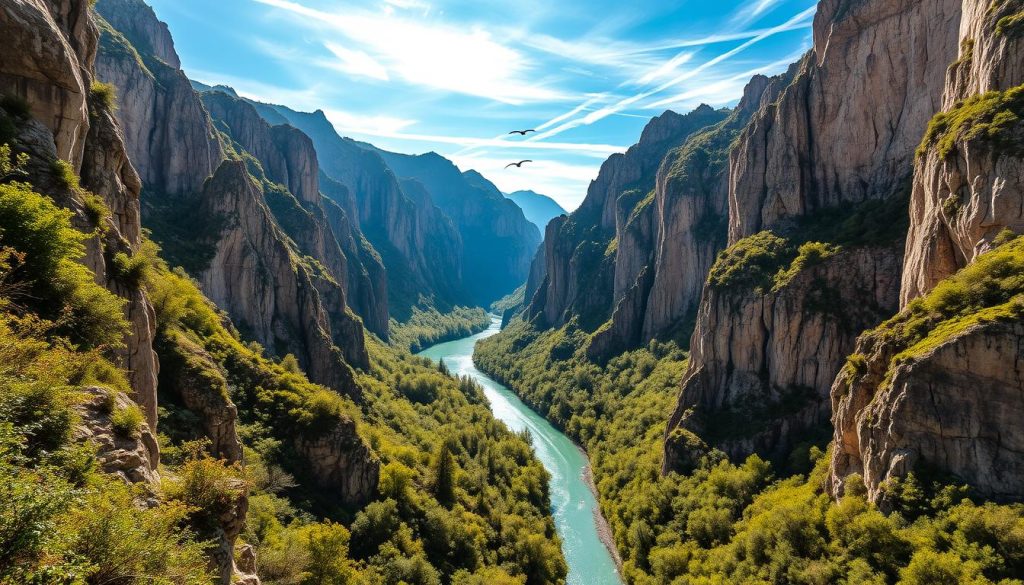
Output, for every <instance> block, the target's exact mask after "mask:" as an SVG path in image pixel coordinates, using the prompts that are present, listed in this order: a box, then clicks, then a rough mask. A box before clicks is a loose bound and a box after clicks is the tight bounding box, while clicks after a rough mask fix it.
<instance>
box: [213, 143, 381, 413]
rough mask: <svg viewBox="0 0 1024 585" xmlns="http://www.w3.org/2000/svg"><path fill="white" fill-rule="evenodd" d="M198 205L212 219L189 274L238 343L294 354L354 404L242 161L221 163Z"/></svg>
mask: <svg viewBox="0 0 1024 585" xmlns="http://www.w3.org/2000/svg"><path fill="white" fill-rule="evenodd" d="M202 201H203V206H202V208H201V213H203V214H204V216H206V217H216V218H219V220H220V221H219V226H220V229H219V232H218V233H217V234H215V235H214V237H213V239H214V241H215V244H214V250H215V252H214V254H213V258H212V260H211V261H210V266H209V267H208V268H207V269H206V270H205V271H203V272H202V273H201V274H199V275H197V278H198V280H199V282H200V285H201V288H202V290H203V292H204V293H205V294H206V295H207V296H208V297H209V298H210V300H212V301H213V302H214V303H215V304H216V305H217V306H219V307H221V308H223V309H224V310H226V311H227V312H228V314H229V315H231V317H232V320H233V321H234V322H235V324H236V325H237V326H238V328H239V330H240V331H242V333H243V335H244V336H245V337H250V338H252V339H256V340H257V341H259V342H260V343H262V344H264V345H265V346H266V347H267V348H270V349H271V350H273V351H275V352H276V353H279V354H281V355H283V354H285V353H294V354H295V356H296V357H297V358H298V359H299V363H300V364H301V365H302V367H303V369H304V370H305V371H306V373H307V374H309V377H310V379H311V380H313V381H314V382H317V383H319V384H323V385H325V386H329V387H331V388H334V389H335V390H338V391H339V392H343V393H346V394H349V395H350V396H353V397H356V398H358V396H359V395H360V392H359V389H358V386H357V385H356V384H355V380H354V378H353V373H352V370H351V369H350V368H349V366H348V364H346V363H345V360H344V358H343V356H342V354H341V351H340V350H339V349H338V348H337V347H336V346H335V345H334V343H333V340H332V338H331V327H330V321H329V319H328V316H327V312H326V310H325V309H324V307H323V304H322V303H321V300H320V295H319V293H318V292H317V290H316V286H315V284H314V282H313V278H312V275H311V274H310V273H309V269H308V268H307V267H306V266H305V265H303V264H301V263H300V262H298V259H297V258H295V256H294V252H293V251H292V250H291V249H290V248H289V246H288V245H287V243H286V237H285V235H284V234H283V233H282V232H281V230H280V228H279V227H278V226H277V224H276V223H275V222H274V220H273V217H272V215H271V213H270V210H268V209H267V207H266V205H265V204H264V202H263V192H262V190H261V189H260V188H259V186H258V185H257V184H256V182H255V180H254V179H253V178H252V176H250V175H249V172H248V170H247V169H246V167H245V163H243V162H242V161H225V162H224V163H223V164H222V165H221V166H220V168H219V169H217V172H216V173H215V174H214V175H213V177H211V178H210V179H209V180H208V181H207V183H206V185H205V187H204V188H203V194H202ZM360 339H361V337H360ZM353 341H355V340H353ZM362 349H363V351H365V348H362Z"/></svg>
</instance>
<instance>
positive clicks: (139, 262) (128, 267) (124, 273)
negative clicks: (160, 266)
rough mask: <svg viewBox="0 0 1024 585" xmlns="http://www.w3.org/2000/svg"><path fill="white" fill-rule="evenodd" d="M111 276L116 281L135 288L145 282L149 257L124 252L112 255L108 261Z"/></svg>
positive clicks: (148, 267)
mask: <svg viewBox="0 0 1024 585" xmlns="http://www.w3.org/2000/svg"><path fill="white" fill-rule="evenodd" d="M110 268H111V276H113V277H114V278H115V279H117V281H118V282H120V283H122V284H124V285H125V286H127V287H129V288H133V289H137V288H139V287H141V286H142V284H143V283H145V282H146V280H147V279H148V275H149V270H150V264H149V259H148V258H146V257H145V256H144V255H142V254H134V255H131V256H129V255H128V254H126V253H124V252H118V253H117V254H115V255H114V259H113V261H112V262H111V263H110Z"/></svg>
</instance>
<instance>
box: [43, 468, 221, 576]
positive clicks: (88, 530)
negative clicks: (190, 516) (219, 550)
mask: <svg viewBox="0 0 1024 585" xmlns="http://www.w3.org/2000/svg"><path fill="white" fill-rule="evenodd" d="M187 513H188V511H187V508H186V507H185V506H183V505H181V504H176V503H173V502H172V503H161V504H159V505H157V506H155V507H152V508H145V507H139V506H138V505H136V503H135V502H134V501H133V496H132V493H131V491H130V488H129V487H128V486H126V485H124V484H123V483H121V482H120V481H118V480H106V481H101V482H100V483H99V484H98V485H97V486H96V488H95V489H94V490H92V491H90V492H89V494H88V495H87V496H86V497H85V499H84V501H83V502H82V505H81V506H79V507H76V508H75V509H74V510H73V511H72V513H71V514H69V515H68V516H67V517H66V518H65V519H64V520H63V521H62V522H61V525H60V527H59V528H60V533H61V534H63V535H65V538H67V541H68V542H67V552H68V554H69V556H70V555H74V556H71V558H80V559H82V560H83V561H84V564H85V565H86V566H87V567H88V571H87V572H86V574H87V575H88V577H89V579H88V582H89V583H181V584H182V585H199V584H201V583H202V584H205V583H209V582H210V577H209V575H208V573H207V567H208V565H207V559H206V556H205V554H204V550H203V544H202V543H199V542H196V540H195V539H194V535H193V534H192V533H190V532H189V531H187V530H183V529H182V528H181V524H182V521H183V520H184V519H185V518H186V516H187ZM60 582H64V581H60ZM72 582H82V581H72Z"/></svg>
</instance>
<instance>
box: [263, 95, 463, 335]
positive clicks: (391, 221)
mask: <svg viewBox="0 0 1024 585" xmlns="http://www.w3.org/2000/svg"><path fill="white" fill-rule="evenodd" d="M255 105H256V107H257V110H258V111H259V112H260V114H261V115H262V116H263V117H264V118H265V119H267V120H268V121H269V122H270V123H271V124H274V123H281V121H282V118H283V119H284V120H285V121H287V123H289V124H291V125H292V126H294V127H296V128H298V129H300V130H302V131H303V132H304V133H305V134H306V135H308V136H309V137H310V138H311V139H312V140H313V144H314V145H315V146H316V151H317V154H318V156H319V162H320V166H321V169H322V170H323V172H324V173H325V174H326V175H327V176H328V177H329V178H330V179H331V181H324V180H321V189H322V190H323V191H324V194H325V195H326V196H327V197H328V198H330V199H332V200H334V201H335V202H336V203H337V204H338V205H339V206H340V207H341V208H342V209H343V210H344V211H345V212H346V214H347V217H348V219H349V221H350V222H351V223H352V224H353V228H354V229H355V230H356V231H358V233H360V234H362V235H363V236H365V238H366V239H367V240H368V241H369V242H370V243H371V244H372V247H373V248H374V249H375V250H376V251H377V252H378V253H379V255H380V259H381V261H382V263H383V266H385V267H386V268H387V285H386V288H387V295H388V296H387V298H388V308H389V311H390V313H391V315H393V316H394V317H395V318H396V319H398V320H399V321H404V320H406V319H407V318H408V317H409V316H410V315H411V308H412V306H413V305H415V304H417V303H418V302H419V299H420V296H421V295H422V296H423V298H425V299H428V301H429V302H430V303H432V304H433V305H435V306H436V307H437V308H439V309H441V310H445V309H447V308H450V307H452V306H454V305H460V304H462V305H465V304H468V302H469V301H468V300H467V298H466V295H465V293H464V292H463V288H462V277H463V274H464V272H463V266H462V263H461V258H462V255H463V252H462V239H461V237H460V236H459V233H458V231H457V230H456V228H455V226H454V224H453V223H452V221H451V219H450V218H448V217H446V216H445V214H444V213H443V212H442V211H441V210H440V209H438V208H437V206H436V205H434V203H433V201H431V199H430V195H429V194H428V193H426V192H425V190H423V189H422V188H421V187H420V188H415V187H410V189H411V191H408V192H407V191H406V190H405V189H404V188H403V186H402V185H401V184H400V182H399V179H398V178H397V177H396V176H395V174H394V173H393V172H391V170H390V169H389V168H388V166H387V165H386V164H385V163H384V160H383V159H382V158H381V156H380V154H379V153H377V152H375V151H372V150H368V149H367V148H365V147H364V146H361V145H360V144H359V143H356V142H355V141H353V140H351V139H348V138H342V137H341V136H339V135H338V133H337V131H336V130H335V129H334V126H333V125H332V124H331V123H330V121H328V120H327V117H326V116H325V115H324V113H323V112H322V111H317V112H313V113H304V112H296V111H294V110H291V109H289V108H286V107H283V106H275V105H268V104H255ZM339 185H340V186H341V187H344V189H338V188H337V186H339ZM353 234H354V235H355V232H353ZM355 238H356V242H357V243H358V238H359V237H358V236H355ZM350 257H351V255H350ZM369 271H370V273H371V274H372V273H373V268H372V267H371V268H370V269H369ZM374 288H376V289H378V290H379V288H380V287H379V286H376V285H374ZM349 296H350V297H353V298H354V297H355V296H357V295H354V294H351V293H350V295H349ZM370 312H373V310H371V311H370ZM378 312H379V311H378ZM360 314H363V315H365V314H366V313H362V312H361V313H360Z"/></svg>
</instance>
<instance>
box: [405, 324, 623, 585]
mask: <svg viewBox="0 0 1024 585" xmlns="http://www.w3.org/2000/svg"><path fill="white" fill-rule="evenodd" d="M499 331H500V320H499V319H498V318H497V317H492V319H491V326H490V327H489V328H488V329H487V331H484V332H482V333H478V334H476V335H472V336H469V337H466V338H463V339H460V340H457V341H451V342H447V343H442V344H438V345H435V346H433V347H431V348H429V349H427V350H426V351H423V352H420V353H419V354H418V355H420V356H422V357H426V358H429V359H431V360H433V361H435V362H436V361H438V360H442V359H443V360H444V362H445V364H446V365H447V366H448V369H449V370H450V371H451V372H452V374H455V375H459V376H470V377H471V378H473V379H474V380H475V381H476V382H478V383H479V384H480V385H481V387H482V388H483V390H484V394H485V396H486V397H487V400H488V403H489V405H490V407H491V412H492V413H493V414H494V416H495V418H497V419H498V420H501V421H502V422H504V423H505V424H506V425H507V426H508V427H509V428H510V429H512V430H513V431H517V432H522V431H526V432H529V434H530V437H531V443H532V444H533V448H534V452H535V454H536V456H537V458H538V459H540V461H541V463H542V464H543V465H544V468H545V469H546V470H547V471H548V474H549V482H548V492H549V496H550V501H551V511H552V517H553V519H554V521H555V529H556V531H557V532H558V535H559V537H560V538H561V540H562V552H563V554H564V556H565V560H566V562H567V563H568V565H569V575H568V577H567V579H566V585H622V578H621V576H620V574H621V572H620V569H619V566H620V565H619V562H618V558H617V555H614V554H613V550H614V546H612V547H611V548H609V544H613V538H612V533H611V530H610V527H609V526H608V523H607V522H605V521H604V518H603V516H602V515H601V510H600V507H599V505H598V499H597V496H596V490H595V489H594V485H593V480H592V478H591V474H590V473H589V472H588V471H587V470H588V468H589V466H590V461H589V459H588V458H587V456H586V453H585V452H584V451H583V450H582V449H581V448H580V447H579V445H577V444H576V443H575V442H573V441H572V440H570V439H569V437H567V436H566V435H564V434H563V433H562V432H560V431H559V430H558V429H557V428H555V427H554V426H553V425H551V424H550V423H549V422H548V421H547V420H546V419H545V418H544V417H542V416H540V415H539V414H537V413H536V412H535V411H533V410H532V409H531V408H530V407H529V406H527V405H526V404H525V403H524V402H523V401H522V400H520V399H519V397H518V396H516V394H515V393H514V392H512V391H511V390H509V389H508V388H507V387H505V386H503V385H501V384H500V383H498V382H497V381H496V380H494V379H492V378H491V377H489V376H488V375H486V374H485V373H484V372H482V371H480V370H479V369H477V368H476V366H475V365H474V364H473V357H472V354H473V350H474V346H475V344H476V342H477V341H479V340H481V339H486V338H487V337H491V336H493V335H496V334H497V333H498V332H499Z"/></svg>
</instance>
